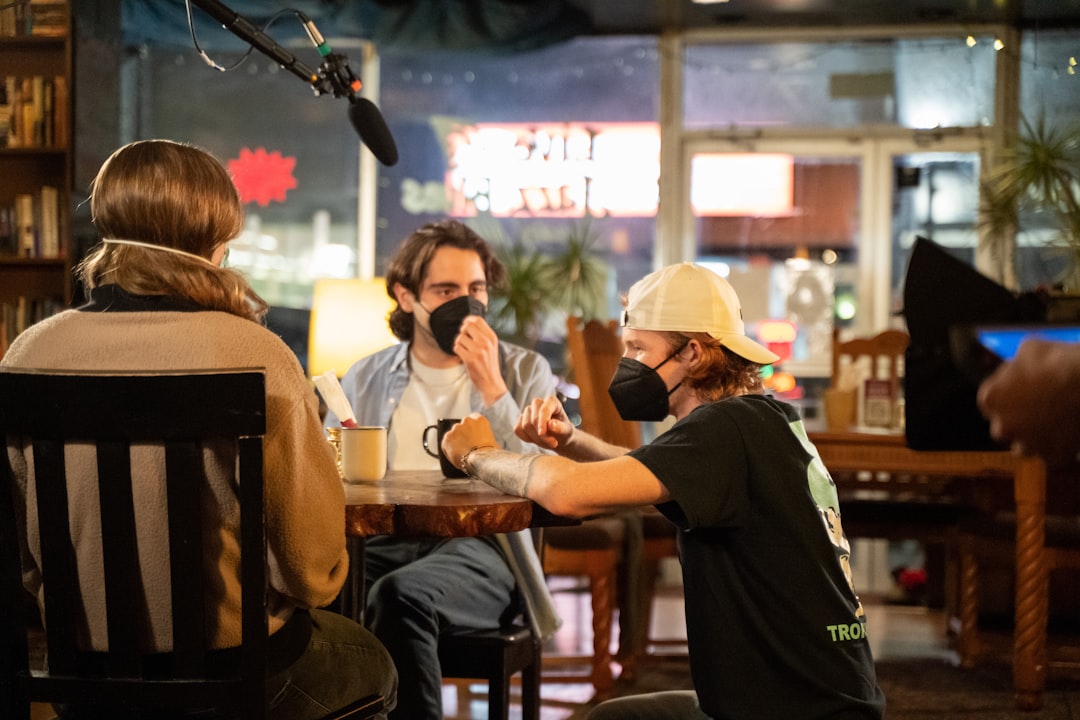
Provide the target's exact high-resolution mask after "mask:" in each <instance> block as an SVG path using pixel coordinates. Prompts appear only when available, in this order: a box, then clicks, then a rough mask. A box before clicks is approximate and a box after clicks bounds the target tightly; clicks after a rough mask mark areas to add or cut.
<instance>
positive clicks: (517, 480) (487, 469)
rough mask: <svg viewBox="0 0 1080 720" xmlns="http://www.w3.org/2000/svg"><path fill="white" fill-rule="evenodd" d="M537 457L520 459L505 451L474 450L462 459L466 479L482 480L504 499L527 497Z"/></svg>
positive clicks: (517, 454)
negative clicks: (504, 496)
mask: <svg viewBox="0 0 1080 720" xmlns="http://www.w3.org/2000/svg"><path fill="white" fill-rule="evenodd" d="M539 459H540V456H539V455H521V454H519V453H514V452H510V451H508V450H497V449H495V448H477V449H475V450H471V451H469V452H468V453H467V454H466V456H465V457H464V458H463V462H462V465H464V466H465V468H466V472H468V473H469V475H471V476H473V477H475V478H478V479H480V480H483V481H484V482H486V483H487V484H488V485H490V486H492V487H493V488H495V489H496V490H502V491H503V492H504V493H506V494H508V495H517V496H518V497H529V483H530V482H531V481H532V473H533V465H534V463H536V461H537V460H539Z"/></svg>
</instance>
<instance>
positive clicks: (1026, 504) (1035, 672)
mask: <svg viewBox="0 0 1080 720" xmlns="http://www.w3.org/2000/svg"><path fill="white" fill-rule="evenodd" d="M808 434H809V436H810V440H811V441H812V442H813V443H814V445H815V446H816V447H817V449H818V452H819V453H820V455H821V459H822V461H823V462H824V463H825V467H826V468H828V470H829V471H830V472H831V473H836V472H859V471H873V472H886V473H912V474H925V475H948V476H954V477H971V478H987V479H993V478H1000V479H1006V480H1009V479H1011V480H1012V486H1013V499H1014V502H1015V504H1016V602H1015V606H1016V609H1015V618H1014V620H1015V626H1014V636H1013V689H1014V691H1015V695H1016V704H1017V707H1018V708H1020V709H1021V710H1038V709H1039V708H1041V707H1042V694H1043V690H1044V688H1045V686H1046V623H1047V614H1048V600H1047V597H1048V590H1049V583H1048V578H1047V570H1046V560H1045V556H1044V552H1045V549H1044V536H1045V525H1046V466H1045V464H1044V463H1043V461H1042V460H1040V459H1039V458H1037V457H1030V456H1020V455H1016V454H1014V453H1011V452H1008V451H943V450H942V451H939V450H934V451H920V450H912V449H911V448H909V447H908V446H907V444H906V441H905V438H904V435H903V434H902V433H900V432H896V431H887V430H878V429H866V430H860V429H858V428H852V429H850V430H846V431H831V430H824V429H822V430H816V429H813V428H809V427H808Z"/></svg>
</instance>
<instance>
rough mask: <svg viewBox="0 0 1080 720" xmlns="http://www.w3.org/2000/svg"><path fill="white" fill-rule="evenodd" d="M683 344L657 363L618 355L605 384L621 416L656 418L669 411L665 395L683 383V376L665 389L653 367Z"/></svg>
mask: <svg viewBox="0 0 1080 720" xmlns="http://www.w3.org/2000/svg"><path fill="white" fill-rule="evenodd" d="M685 347H686V345H683V346H682V347H680V348H679V349H678V350H676V351H675V352H673V353H671V354H670V355H668V356H667V357H666V358H664V359H663V360H662V361H661V362H660V364H659V365H657V366H656V367H649V366H648V365H646V364H645V363H643V362H640V361H638V360H633V359H631V358H625V357H624V358H619V366H618V367H617V368H615V375H613V376H612V378H611V383H610V384H609V385H608V395H610V396H611V401H612V402H613V403H615V409H616V410H618V411H619V416H620V417H621V418H622V419H623V420H641V421H645V422H659V421H661V420H663V419H664V418H666V417H667V416H668V415H670V414H671V407H670V405H669V404H668V399H669V398H670V397H671V393H673V392H675V391H676V390H678V389H679V386H680V385H682V380H680V381H679V382H677V383H675V387H673V388H671V389H670V390H668V389H667V385H666V384H665V383H664V378H662V377H660V373H658V372H656V371H657V370H659V369H660V367H661V366H663V365H664V363H666V362H667V361H668V360H670V359H671V358H673V357H675V356H676V355H678V354H679V353H681V352H682V351H683V349H684V348H685Z"/></svg>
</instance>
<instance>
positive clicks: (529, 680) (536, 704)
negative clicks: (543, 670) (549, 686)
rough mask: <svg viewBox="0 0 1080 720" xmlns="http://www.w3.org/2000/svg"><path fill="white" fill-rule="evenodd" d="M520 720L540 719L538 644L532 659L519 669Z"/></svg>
mask: <svg viewBox="0 0 1080 720" xmlns="http://www.w3.org/2000/svg"><path fill="white" fill-rule="evenodd" d="M521 720H540V645H539V643H537V645H536V649H535V651H534V653H533V661H532V663H531V664H530V665H529V666H528V667H525V668H523V669H522V671H521Z"/></svg>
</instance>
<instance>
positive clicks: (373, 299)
mask: <svg viewBox="0 0 1080 720" xmlns="http://www.w3.org/2000/svg"><path fill="white" fill-rule="evenodd" d="M393 309H394V301H393V300H391V299H390V297H389V296H388V295H387V294H386V280H385V278H380V277H376V278H371V279H369V280H360V279H356V278H348V279H338V278H333V279H330V278H326V279H322V280H316V281H315V291H314V296H313V298H312V302H311V330H310V332H309V334H308V376H309V377H316V376H317V375H322V374H323V373H324V372H326V371H327V370H333V371H334V373H335V374H336V375H337V376H338V377H341V376H342V375H344V374H345V371H346V370H348V369H349V367H351V366H352V364H353V363H355V362H356V361H357V360H359V359H360V358H362V357H364V356H365V355H370V354H371V353H373V352H375V351H377V350H382V349H383V348H385V347H389V346H390V345H393V344H394V343H396V342H397V338H395V337H394V335H393V333H391V332H390V327H389V325H388V324H387V321H386V318H387V316H388V315H389V314H390V311H391V310H393Z"/></svg>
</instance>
